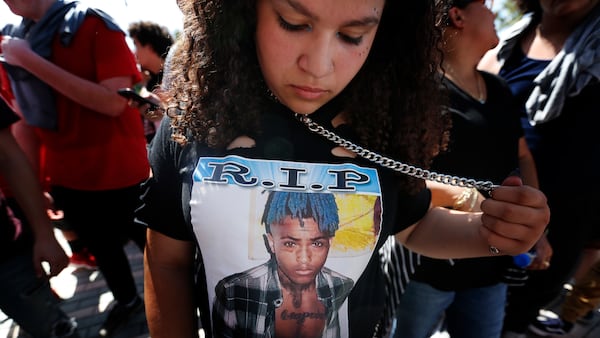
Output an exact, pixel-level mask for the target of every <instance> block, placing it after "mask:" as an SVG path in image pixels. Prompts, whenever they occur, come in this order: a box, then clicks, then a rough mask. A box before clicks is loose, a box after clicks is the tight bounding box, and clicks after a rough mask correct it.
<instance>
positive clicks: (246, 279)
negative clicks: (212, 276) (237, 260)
mask: <svg viewBox="0 0 600 338" xmlns="http://www.w3.org/2000/svg"><path fill="white" fill-rule="evenodd" d="M268 273H269V265H268V263H263V264H261V265H258V266H255V267H253V268H250V269H248V270H246V271H242V272H237V273H234V274H232V275H229V276H227V277H225V278H223V279H221V281H219V284H218V285H220V286H221V287H224V288H228V287H231V286H239V285H249V284H252V281H254V280H258V279H262V278H264V276H266V275H268Z"/></svg>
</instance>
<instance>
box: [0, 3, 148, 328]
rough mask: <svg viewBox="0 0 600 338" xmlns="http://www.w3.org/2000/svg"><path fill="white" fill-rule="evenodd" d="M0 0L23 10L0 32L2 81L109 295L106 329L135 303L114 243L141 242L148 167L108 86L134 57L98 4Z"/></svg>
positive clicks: (124, 83)
mask: <svg viewBox="0 0 600 338" xmlns="http://www.w3.org/2000/svg"><path fill="white" fill-rule="evenodd" d="M6 3H7V5H8V6H9V8H10V9H11V11H12V12H13V13H15V14H17V15H20V16H22V17H23V18H24V21H23V23H22V24H21V25H20V26H19V27H17V28H16V29H14V30H13V31H12V32H9V34H8V35H10V36H5V37H4V38H3V39H2V52H3V55H4V59H5V61H6V66H7V71H8V73H9V76H10V80H11V85H12V88H13V91H14V92H15V96H16V99H17V102H18V103H19V106H20V108H21V111H22V112H23V115H24V117H25V120H26V121H27V122H28V123H29V124H30V125H33V126H34V127H35V130H36V133H37V136H38V137H39V138H40V141H41V143H42V146H43V147H44V150H45V154H46V159H45V171H46V173H47V175H48V177H49V180H50V187H51V194H52V197H53V198H54V202H55V206H56V208H58V209H61V210H63V211H64V218H65V221H66V222H67V223H69V224H70V225H71V226H72V227H73V230H74V231H75V233H76V234H77V236H78V237H79V238H80V239H81V241H82V242H83V244H84V245H85V246H86V247H87V248H88V249H89V250H90V251H91V253H92V254H93V255H94V256H95V257H96V262H97V264H98V267H99V269H100V271H101V272H102V274H103V276H104V278H105V279H106V282H107V285H108V287H109V289H110V290H111V291H112V293H113V296H114V298H115V300H116V303H115V306H114V307H113V308H112V309H111V311H110V312H109V314H108V317H107V319H106V321H105V322H104V324H103V325H102V326H101V328H100V332H99V333H100V335H103V336H104V335H110V334H112V332H113V331H115V330H116V329H117V328H118V327H119V326H120V325H121V324H122V323H124V322H125V321H126V320H127V319H128V318H129V317H130V316H131V315H132V314H133V313H135V312H136V311H138V310H140V309H141V308H142V307H143V306H142V305H143V304H142V300H141V298H140V297H139V296H138V292H137V289H136V285H135V282H134V279H133V277H132V274H131V268H130V266H129V262H128V260H127V256H126V255H125V252H124V250H123V243H124V241H125V240H127V239H132V240H134V241H135V243H136V244H137V245H138V246H139V248H140V249H142V250H143V248H144V246H145V229H144V228H143V226H141V225H136V224H135V223H134V215H133V213H134V210H135V209H136V208H137V207H138V204H139V193H140V190H139V189H140V184H141V182H143V181H144V180H145V179H146V178H147V177H148V175H149V165H148V160H147V152H146V140H145V137H144V132H143V128H142V126H141V124H140V123H139V113H138V111H137V110H136V109H135V108H132V107H129V106H128V104H127V100H126V99H124V98H122V97H121V96H119V95H118V94H117V90H118V89H119V88H125V87H132V86H133V84H135V83H137V82H139V81H140V80H141V77H140V73H139V71H138V69H137V67H136V62H135V57H134V55H133V54H132V52H131V50H130V49H129V47H128V45H127V43H126V41H125V34H124V33H123V32H122V31H121V30H120V29H119V28H118V26H117V25H115V24H114V22H112V19H111V18H110V17H109V16H107V15H106V14H105V13H103V12H101V11H98V10H95V9H93V8H87V7H86V6H85V5H82V4H80V3H78V2H63V1H62V0H33V1H30V2H28V4H24V3H23V2H20V1H6ZM32 78H33V80H32ZM35 78H37V79H39V81H40V82H41V84H40V83H35V80H36V79H35ZM36 86H37V87H36ZM44 86H46V87H48V89H47V90H46V89H44ZM32 88H36V89H35V90H32ZM39 88H42V89H39ZM47 92H49V93H50V94H51V95H45V94H47ZM28 93H29V95H28ZM32 94H33V95H32ZM30 100H33V101H34V102H33V103H34V104H32V102H30ZM36 101H37V102H36ZM36 104H37V105H36ZM40 107H42V108H43V109H40ZM40 121H42V122H40ZM48 121H50V122H48Z"/></svg>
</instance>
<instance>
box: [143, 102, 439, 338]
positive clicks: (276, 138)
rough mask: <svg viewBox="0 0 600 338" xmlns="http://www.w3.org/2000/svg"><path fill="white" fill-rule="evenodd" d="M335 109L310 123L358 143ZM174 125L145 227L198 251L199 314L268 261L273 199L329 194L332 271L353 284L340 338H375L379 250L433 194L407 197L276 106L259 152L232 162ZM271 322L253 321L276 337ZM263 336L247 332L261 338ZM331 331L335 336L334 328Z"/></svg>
mask: <svg viewBox="0 0 600 338" xmlns="http://www.w3.org/2000/svg"><path fill="white" fill-rule="evenodd" d="M332 106H334V105H333V104H331V105H328V106H326V107H324V108H322V109H321V110H319V111H318V112H315V113H314V114H312V115H311V118H313V120H315V121H316V122H318V123H319V124H321V125H323V126H324V127H325V128H327V129H329V130H332V131H334V130H335V132H336V133H338V134H339V135H340V136H343V137H347V138H349V139H352V135H351V133H350V132H349V128H347V127H344V126H341V127H338V128H337V129H336V128H333V126H332V125H331V119H332V118H333V117H334V116H335V112H336V111H337V110H336V109H333V108H332ZM168 125H169V123H162V124H161V128H160V129H159V131H158V133H157V135H156V137H155V139H154V142H153V145H152V148H151V151H150V163H151V165H152V170H153V178H152V179H151V180H150V181H149V182H148V190H147V192H146V193H145V195H144V197H143V201H144V206H143V207H142V208H141V209H140V211H139V213H138V220H140V221H141V222H143V223H145V224H147V225H148V226H149V227H150V228H152V229H154V230H156V231H159V232H161V233H163V234H165V235H167V236H170V237H173V238H176V239H180V240H189V241H193V242H195V243H197V245H198V247H199V248H200V250H201V255H202V257H203V260H204V268H205V269H204V271H202V272H203V273H205V276H206V280H204V281H203V282H205V284H204V285H202V283H199V286H198V288H199V289H201V290H199V294H202V295H204V297H203V299H201V304H200V306H201V309H204V312H205V313H206V312H207V308H208V307H210V306H211V304H212V302H213V299H214V286H215V284H216V283H217V282H218V281H219V280H220V279H221V278H223V277H225V276H226V275H228V274H230V273H235V272H241V271H244V270H247V269H249V268H252V267H255V266H258V265H259V264H260V263H264V262H266V261H267V260H268V259H269V257H268V256H267V255H266V253H265V250H264V243H263V240H262V237H261V235H262V234H263V232H264V229H263V228H262V226H261V225H260V217H261V216H262V213H263V210H262V209H261V208H262V207H263V206H264V205H265V203H264V200H265V199H266V196H267V195H268V193H269V192H270V191H273V190H278V191H296V192H302V193H308V194H310V193H330V194H334V195H335V199H336V203H337V206H338V212H339V217H340V226H339V229H338V230H337V232H336V234H335V236H334V239H333V244H332V246H331V249H330V251H329V255H328V258H327V262H326V263H325V267H327V268H328V269H332V270H334V271H336V272H337V273H341V274H343V275H344V276H346V277H348V278H350V279H352V281H353V282H354V288H353V290H352V292H351V293H350V296H349V300H348V302H346V303H347V304H346V305H345V306H344V307H342V308H341V309H339V318H337V319H336V322H339V327H340V330H341V331H340V334H341V336H342V337H344V336H348V337H357V338H362V337H371V336H372V335H373V332H374V330H375V326H376V325H377V322H378V321H379V320H380V319H381V316H382V315H383V307H384V304H385V297H386V295H385V284H384V278H383V273H382V271H381V268H380V264H381V263H380V258H379V255H378V254H377V251H378V249H379V248H380V247H381V245H382V244H383V242H384V241H385V240H386V239H387V237H388V236H389V235H392V234H394V233H397V232H399V231H401V230H403V229H405V228H406V227H408V226H410V225H412V224H414V223H415V222H417V221H418V220H419V219H420V218H422V217H423V215H424V214H425V213H426V212H427V210H428V207H429V202H430V194H429V191H428V190H423V191H421V192H420V193H418V194H416V195H413V196H410V195H408V194H405V193H402V192H401V191H400V187H399V183H398V179H397V176H396V175H397V174H396V173H394V172H391V171H390V170H387V169H383V168H381V167H378V166H376V165H374V164H372V163H370V162H368V161H366V160H364V159H360V158H356V159H352V158H340V157H336V156H334V155H332V153H331V150H332V149H333V148H334V147H335V144H333V143H331V142H330V141H328V140H326V139H325V138H323V137H322V136H320V135H317V134H315V133H313V132H311V131H309V130H308V129H307V127H306V126H304V125H303V124H302V123H300V122H299V121H297V120H296V119H295V117H294V116H293V113H292V112H290V111H288V110H287V109H285V108H283V107H282V106H280V105H278V104H277V105H274V107H273V109H272V110H271V113H265V114H264V116H263V118H262V130H263V133H262V134H261V136H259V137H256V138H255V141H256V146H255V147H253V148H244V149H241V148H239V149H233V150H231V151H228V152H227V153H220V152H217V151H215V150H213V149H209V148H208V147H206V146H205V145H202V144H198V143H195V142H191V143H190V144H188V145H186V146H185V147H180V146H179V145H177V144H175V143H174V142H172V141H171V138H170V130H169V128H168ZM382 210H383V212H382ZM201 282H202V281H201ZM207 285H208V287H207ZM346 307H347V309H346ZM264 317H265V318H261V317H259V318H255V319H252V321H255V322H256V323H258V324H257V325H256V327H264V329H263V330H265V331H268V330H269V328H268V327H269V325H270V324H271V323H269V318H270V315H269V314H268V313H267V314H266V315H265V316H264ZM271 317H272V316H271ZM203 324H204V325H205V326H206V325H207V324H208V323H203ZM256 327H254V328H252V329H249V330H253V331H255V332H256ZM326 330H327V332H331V331H332V330H334V331H335V329H334V325H332V326H331V327H329V326H328V327H327V328H326ZM215 336H218V333H215ZM250 336H257V337H260V336H262V335H261V334H256V335H250Z"/></svg>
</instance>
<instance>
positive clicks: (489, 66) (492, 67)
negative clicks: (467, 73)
mask: <svg viewBox="0 0 600 338" xmlns="http://www.w3.org/2000/svg"><path fill="white" fill-rule="evenodd" d="M498 48H499V47H496V48H494V49H491V50H489V51H488V52H487V53H485V55H484V56H483V57H482V58H481V60H479V64H478V65H477V69H479V70H485V71H486V72H488V73H492V74H498V72H499V71H500V63H499V62H498Z"/></svg>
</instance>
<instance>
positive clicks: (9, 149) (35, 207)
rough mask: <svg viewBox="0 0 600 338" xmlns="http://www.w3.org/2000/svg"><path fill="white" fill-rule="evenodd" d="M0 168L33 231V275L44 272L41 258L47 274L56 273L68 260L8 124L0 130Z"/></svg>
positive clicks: (23, 155)
mask: <svg viewBox="0 0 600 338" xmlns="http://www.w3.org/2000/svg"><path fill="white" fill-rule="evenodd" d="M0 171H1V173H2V175H3V176H4V178H5V179H6V181H7V182H8V184H9V186H10V188H11V189H12V191H13V194H14V196H15V198H16V200H17V203H19V206H20V207H21V208H22V209H23V211H24V213H25V216H26V217H27V220H28V221H29V225H30V226H31V229H32V231H33V234H34V237H35V242H34V250H33V259H34V268H35V270H36V273H37V275H38V276H42V275H44V272H43V269H42V266H41V263H42V262H44V261H45V262H48V264H49V265H50V272H49V275H50V276H56V275H57V274H58V273H60V271H62V269H64V268H65V267H66V266H67V264H68V263H69V260H68V258H67V256H66V254H65V253H64V251H63V250H62V248H61V247H60V245H59V244H58V242H57V241H56V238H55V237H54V232H53V227H52V224H51V223H50V220H49V218H48V216H47V215H46V207H45V201H44V198H43V194H42V189H41V187H40V184H39V181H38V178H37V177H36V175H35V174H34V172H33V170H32V168H31V165H30V163H29V160H28V159H27V156H26V155H25V153H24V152H23V151H22V150H21V148H19V145H18V144H17V142H16V141H15V139H14V137H13V135H12V134H11V132H10V129H9V128H5V129H2V130H0Z"/></svg>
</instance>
